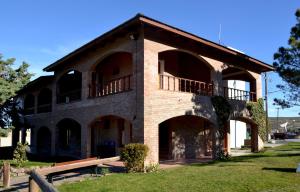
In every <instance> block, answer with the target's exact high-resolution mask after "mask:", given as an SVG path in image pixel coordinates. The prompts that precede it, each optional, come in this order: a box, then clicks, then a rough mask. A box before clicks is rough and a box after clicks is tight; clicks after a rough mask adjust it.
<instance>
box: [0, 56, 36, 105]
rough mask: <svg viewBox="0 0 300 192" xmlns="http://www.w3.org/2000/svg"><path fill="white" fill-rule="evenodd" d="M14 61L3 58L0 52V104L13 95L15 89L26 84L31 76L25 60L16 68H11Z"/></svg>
mask: <svg viewBox="0 0 300 192" xmlns="http://www.w3.org/2000/svg"><path fill="white" fill-rule="evenodd" d="M14 63H15V59H14V58H9V59H6V60H4V59H3V56H2V55H1V54H0V105H2V104H3V103H4V102H5V101H6V100H7V99H9V98H11V97H13V96H14V95H15V93H16V91H18V90H19V89H21V88H22V87H23V86H24V85H26V84H27V83H28V82H29V81H30V78H31V77H32V76H33V74H32V73H29V72H28V67H29V65H28V64H27V63H26V62H23V63H22V64H21V65H20V66H19V67H17V68H16V69H14V68H13V66H14Z"/></svg>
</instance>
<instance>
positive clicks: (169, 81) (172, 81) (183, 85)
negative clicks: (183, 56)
mask: <svg viewBox="0 0 300 192" xmlns="http://www.w3.org/2000/svg"><path fill="white" fill-rule="evenodd" d="M159 80H160V83H159V84H160V85H159V87H160V89H162V90H167V91H176V92H186V93H194V94H200V95H205V96H212V95H214V85H213V84H212V83H205V82H201V81H195V80H192V79H185V78H181V77H174V76H170V75H162V74H160V75H159Z"/></svg>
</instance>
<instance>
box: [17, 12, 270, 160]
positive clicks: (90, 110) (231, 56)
mask: <svg viewBox="0 0 300 192" xmlns="http://www.w3.org/2000/svg"><path fill="white" fill-rule="evenodd" d="M44 70H45V71H47V72H54V75H52V76H43V77H39V78H38V79H36V80H34V81H32V82H31V83H29V84H28V85H27V86H25V87H24V88H23V89H22V90H21V91H20V92H19V97H20V98H22V100H23V106H24V110H25V112H26V115H25V118H26V120H27V121H28V122H29V124H30V128H31V136H32V140H31V150H32V152H34V153H37V154H40V155H53V156H54V155H57V156H70V157H74V158H85V157H91V156H99V157H109V156H114V155H118V154H119V152H120V149H121V148H122V147H123V146H124V145H125V144H127V143H131V142H140V143H144V144H146V145H148V147H149V148H150V152H149V155H148V159H147V160H148V161H149V162H150V161H151V162H154V163H155V162H158V161H159V160H166V159H175V160H177V159H194V158H202V157H212V156H213V155H214V152H215V146H216V144H217V143H218V142H224V144H225V150H227V151H228V152H229V151H230V149H229V147H228V146H230V139H229V138H230V135H229V134H230V131H228V134H227V136H226V137H225V140H224V141H218V140H217V139H216V129H217V126H218V123H217V116H216V113H215V111H214V108H213V106H212V103H211V97H212V96H214V95H221V96H224V97H225V98H227V99H228V100H229V101H230V103H231V105H232V106H233V109H234V111H235V114H236V115H235V116H233V117H232V118H234V119H235V120H239V121H243V122H245V123H247V124H249V125H251V140H252V150H253V151H257V150H258V149H259V142H258V141H259V138H258V137H259V136H258V134H257V126H256V125H255V123H254V121H253V120H252V119H251V118H250V117H249V115H248V116H247V112H246V108H245V104H246V102H249V101H252V102H255V101H256V100H257V99H258V98H261V97H262V89H261V73H262V72H267V71H270V70H273V67H272V66H270V65H268V64H266V63H264V62H262V61H259V60H257V59H255V58H252V57H250V56H247V55H245V54H243V53H240V52H238V51H236V50H233V49H230V48H227V47H225V46H222V45H219V44H216V43H213V42H211V41H208V40H206V39H203V38H201V37H198V36H196V35H193V34H191V33H188V32H185V31H183V30H181V29H178V28H175V27H172V26H170V25H167V24H165V23H162V22H159V21H157V20H154V19H152V18H149V17H146V16H143V15H140V14H138V15H136V16H135V17H133V18H132V19H130V20H128V21H126V22H125V23H123V24H121V25H119V26H118V27H116V28H114V29H112V30H111V31H109V32H107V33H105V34H103V35H102V36H100V37H97V38H96V39H94V40H92V41H91V42H89V43H87V44H85V45H83V46H82V47H80V48H78V49H77V50H75V51H73V52H71V53H70V54H68V55H66V56H64V57H63V58H61V59H59V60H58V61H56V62H55V63H53V64H51V65H49V66H47V67H46V68H45V69H44ZM228 80H240V81H244V82H247V83H248V85H249V86H248V90H238V89H234V88H230V87H227V86H226V85H228V83H227V81H228ZM228 130H230V129H228Z"/></svg>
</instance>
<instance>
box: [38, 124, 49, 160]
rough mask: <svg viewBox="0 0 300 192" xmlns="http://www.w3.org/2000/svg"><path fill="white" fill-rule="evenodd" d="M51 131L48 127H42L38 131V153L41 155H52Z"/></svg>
mask: <svg viewBox="0 0 300 192" xmlns="http://www.w3.org/2000/svg"><path fill="white" fill-rule="evenodd" d="M51 137H52V135H51V131H50V130H49V129H48V127H41V128H39V130H38V132H37V153H38V155H39V156H50V155H51Z"/></svg>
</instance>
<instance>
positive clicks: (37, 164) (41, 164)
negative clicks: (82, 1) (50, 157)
mask: <svg viewBox="0 0 300 192" xmlns="http://www.w3.org/2000/svg"><path fill="white" fill-rule="evenodd" d="M4 161H8V162H9V163H10V164H11V166H14V167H16V163H15V162H14V160H11V159H9V160H0V167H1V165H2V164H3V162H4ZM52 164H53V163H51V162H41V161H26V162H25V163H24V164H23V165H22V167H23V168H30V167H46V166H51V165H52Z"/></svg>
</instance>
